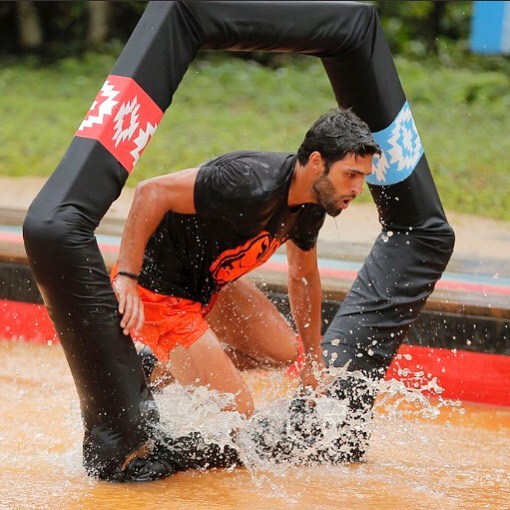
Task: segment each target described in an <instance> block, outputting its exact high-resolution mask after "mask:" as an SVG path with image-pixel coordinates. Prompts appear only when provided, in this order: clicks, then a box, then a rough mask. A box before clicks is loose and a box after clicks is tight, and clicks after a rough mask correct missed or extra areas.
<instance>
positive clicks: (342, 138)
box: [297, 108, 381, 168]
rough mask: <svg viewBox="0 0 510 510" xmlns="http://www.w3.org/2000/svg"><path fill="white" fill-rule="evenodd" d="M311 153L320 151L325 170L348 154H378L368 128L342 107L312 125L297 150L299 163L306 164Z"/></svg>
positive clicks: (379, 152)
mask: <svg viewBox="0 0 510 510" xmlns="http://www.w3.org/2000/svg"><path fill="white" fill-rule="evenodd" d="M314 151H318V152H320V154H321V156H322V158H323V159H324V161H325V164H326V168H329V166H330V165H332V164H333V163H335V162H336V161H339V160H341V159H343V158H344V157H345V156H346V155H347V154H357V155H359V156H366V155H374V154H378V155H379V156H380V155H381V148H380V147H379V145H378V144H377V143H376V142H375V140H374V138H373V136H372V133H371V132H370V128H369V127H368V125H367V124H366V123H365V122H363V121H362V120H361V119H360V118H359V117H358V116H357V115H356V114H355V113H354V112H353V111H352V110H344V109H343V108H334V109H332V110H330V111H329V112H327V113H325V114H324V115H322V116H321V117H319V119H317V120H316V121H315V122H314V124H313V126H312V127H311V128H310V129H309V130H308V131H307V133H306V135H305V139H304V140H303V143H302V144H301V146H300V147H299V149H298V152H297V159H298V161H299V162H300V163H301V164H302V165H305V164H306V163H307V162H308V159H309V158H310V154H311V153H312V152H314Z"/></svg>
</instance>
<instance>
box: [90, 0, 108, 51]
mask: <svg viewBox="0 0 510 510" xmlns="http://www.w3.org/2000/svg"><path fill="white" fill-rule="evenodd" d="M87 6H88V9H89V24H88V31H87V46H88V47H93V48H95V47H98V46H101V45H102V44H104V43H106V42H107V41H108V35H109V32H110V13H111V6H110V2H107V1H104V0H101V1H94V2H87Z"/></svg>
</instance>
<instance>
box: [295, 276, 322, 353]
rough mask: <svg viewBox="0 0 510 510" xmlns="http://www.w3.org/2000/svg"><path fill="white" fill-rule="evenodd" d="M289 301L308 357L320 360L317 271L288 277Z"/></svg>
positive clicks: (319, 308) (318, 283)
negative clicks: (299, 276) (304, 275)
mask: <svg viewBox="0 0 510 510" xmlns="http://www.w3.org/2000/svg"><path fill="white" fill-rule="evenodd" d="M289 301H290V306H291V310H292V316H293V317H294V321H295V323H296V328H297V332H298V334H299V336H300V337H301V340H302V342H303V346H304V351H305V354H306V355H308V356H307V357H308V358H309V359H313V360H315V361H319V362H321V361H322V351H321V346H320V342H321V320H322V310H321V308H322V287H321V283H320V277H319V273H318V272H314V273H312V274H310V275H309V276H308V277H302V278H293V277H289Z"/></svg>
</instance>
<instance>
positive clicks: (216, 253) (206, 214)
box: [139, 151, 325, 304]
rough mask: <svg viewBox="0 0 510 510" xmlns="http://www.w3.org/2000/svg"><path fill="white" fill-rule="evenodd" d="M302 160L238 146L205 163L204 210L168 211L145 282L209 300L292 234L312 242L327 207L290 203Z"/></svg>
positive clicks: (198, 200)
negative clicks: (297, 163)
mask: <svg viewBox="0 0 510 510" xmlns="http://www.w3.org/2000/svg"><path fill="white" fill-rule="evenodd" d="M295 161H296V158H295V156H294V155H293V154H288V153H275V152H250V151H237V152H233V153H229V154H225V155H222V156H219V157H217V158H215V159H212V160H210V161H208V162H207V163H205V164H204V165H202V166H201V167H200V169H199V171H198V175H197V180H196V183H195V208H196V211H197V213H196V214H177V213H175V212H172V211H169V212H168V213H167V214H166V215H165V217H164V218H163V220H162V222H161V223H160V225H159V226H158V228H157V229H156V231H155V233H154V234H153V235H152V236H151V238H150V239H149V242H148V245H147V249H146V253H145V257H144V264H143V267H142V272H141V276H140V280H139V283H140V285H142V286H144V287H146V288H148V289H150V290H152V291H153V292H158V293H161V294H167V295H172V296H178V297H184V298H187V299H192V300H194V301H199V302H202V303H203V304H207V303H208V302H209V301H210V299H211V296H212V295H213V294H214V293H215V292H218V291H219V290H220V289H221V288H222V287H223V286H224V285H226V284H228V283H230V282H232V281H234V280H235V279H237V278H239V277H240V276H242V275H243V274H246V273H248V272H249V271H250V270H251V269H253V268H254V267H257V266H258V265H260V264H261V263H263V262H264V261H266V260H267V259H268V258H269V257H270V256H271V254H272V253H274V251H275V250H277V249H278V248H279V247H280V246H281V245H282V244H284V243H285V242H287V241H288V240H289V239H290V240H292V241H294V242H295V243H296V244H297V245H298V246H299V247H300V248H301V249H303V250H310V249H311V248H313V247H314V246H315V243H316V241H317V235H318V233H319V229H320V227H321V226H322V224H323V222H324V217H325V211H324V209H323V208H322V207H321V206H319V205H317V204H311V203H309V204H303V205H302V206H299V207H294V208H290V207H289V205H288V193H289V187H290V184H291V181H292V176H293V171H294V165H295Z"/></svg>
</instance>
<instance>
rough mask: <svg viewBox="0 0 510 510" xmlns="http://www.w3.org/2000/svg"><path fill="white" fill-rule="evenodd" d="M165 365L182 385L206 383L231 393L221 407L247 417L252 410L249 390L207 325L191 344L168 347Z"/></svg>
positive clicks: (214, 388)
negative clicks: (227, 400)
mask: <svg viewBox="0 0 510 510" xmlns="http://www.w3.org/2000/svg"><path fill="white" fill-rule="evenodd" d="M167 367H168V369H169V370H170V372H171V373H172V375H173V376H174V377H175V380H176V381H177V382H179V383H180V384H182V385H183V386H206V387H207V388H208V389H210V390H216V391H218V392H221V393H228V394H231V395H232V396H233V403H232V404H230V405H228V406H226V407H225V408H224V410H225V411H238V412H239V413H241V414H244V415H245V416H247V417H250V416H251V415H252V414H253V411H254V405H253V398H252V396H251V393H250V390H249V389H248V386H247V385H246V383H245V382H244V380H243V378H242V377H241V374H240V373H239V372H238V371H237V369H236V368H235V366H234V364H233V362H232V360H231V359H230V358H229V357H228V356H227V354H226V353H225V352H224V350H223V347H222V346H221V344H220V342H219V340H218V338H217V337H216V335H215V334H214V332H213V331H212V330H211V329H208V330H207V331H206V332H205V333H204V334H203V335H202V336H201V337H200V338H199V339H198V340H197V341H195V342H194V343H193V344H192V345H191V346H189V347H183V346H181V345H178V346H177V347H175V348H174V349H172V351H171V352H170V357H169V361H168V364H167Z"/></svg>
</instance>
